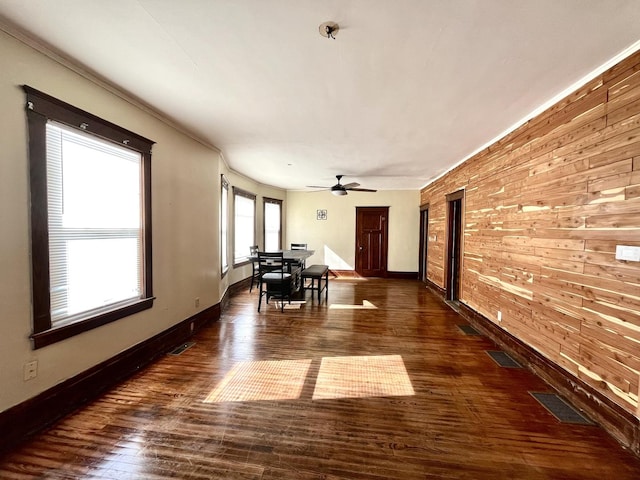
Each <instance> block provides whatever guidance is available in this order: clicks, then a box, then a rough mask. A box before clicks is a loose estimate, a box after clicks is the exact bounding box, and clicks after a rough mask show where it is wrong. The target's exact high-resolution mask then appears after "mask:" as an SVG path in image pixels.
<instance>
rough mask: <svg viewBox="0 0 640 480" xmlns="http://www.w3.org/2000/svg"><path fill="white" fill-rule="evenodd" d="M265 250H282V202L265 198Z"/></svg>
mask: <svg viewBox="0 0 640 480" xmlns="http://www.w3.org/2000/svg"><path fill="white" fill-rule="evenodd" d="M263 202H264V232H263V234H264V249H265V250H266V251H267V252H275V251H277V250H280V249H281V248H282V233H281V232H282V200H276V199H274V198H264V199H263Z"/></svg>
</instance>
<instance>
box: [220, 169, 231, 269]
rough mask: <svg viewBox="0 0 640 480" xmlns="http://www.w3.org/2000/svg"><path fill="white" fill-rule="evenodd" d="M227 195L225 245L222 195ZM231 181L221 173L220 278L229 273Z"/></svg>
mask: <svg viewBox="0 0 640 480" xmlns="http://www.w3.org/2000/svg"><path fill="white" fill-rule="evenodd" d="M223 196H224V197H226V199H227V205H226V206H227V211H226V212H225V213H226V216H225V217H224V218H226V221H227V222H226V223H227V224H226V225H224V227H225V228H226V232H227V236H226V239H224V241H225V242H226V245H223V238H222V227H223V225H222V220H223V215H222V213H223V209H222V197H223ZM225 246H226V249H223V247H225ZM223 251H226V254H227V255H226V258H224V257H223V254H222V253H223ZM229 268H230V267H229V181H228V180H227V179H226V177H225V176H224V175H220V278H224V277H225V275H226V274H227V272H228V271H229Z"/></svg>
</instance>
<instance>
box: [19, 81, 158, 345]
mask: <svg viewBox="0 0 640 480" xmlns="http://www.w3.org/2000/svg"><path fill="white" fill-rule="evenodd" d="M22 88H23V90H24V92H25V93H26V113H27V128H28V135H29V139H28V145H29V152H28V157H29V182H30V191H31V270H32V275H31V276H32V296H33V333H32V334H31V336H30V338H31V340H32V342H33V348H34V349H38V348H42V347H44V346H47V345H51V344H53V343H55V342H59V341H61V340H64V339H67V338H69V337H72V336H74V335H77V334H79V333H82V332H86V331H88V330H91V329H94V328H97V327H100V326H102V325H105V324H107V323H110V322H113V321H115V320H118V319H120V318H124V317H127V316H129V315H132V314H134V313H137V312H140V311H142V310H146V309H148V308H151V307H152V306H153V300H154V299H155V297H154V296H153V278H152V248H151V147H152V145H153V144H154V143H155V142H153V141H151V140H149V139H146V138H144V137H142V136H140V135H138V134H136V133H133V132H130V131H129V130H126V129H124V128H122V127H119V126H118V125H115V124H113V123H111V122H108V121H106V120H103V119H101V118H100V117H97V116H95V115H93V114H91V113H88V112H85V111H84V110H81V109H79V108H77V107H74V106H72V105H69V104H68V103H66V102H63V101H61V100H58V99H57V98H54V97H52V96H50V95H47V94H45V93H43V92H40V91H39V90H36V89H34V88H32V87H29V86H28V85H23V87H22ZM48 120H54V121H56V122H58V123H61V124H64V125H67V126H69V127H71V128H74V129H77V130H80V131H83V132H85V133H90V134H92V135H94V136H96V137H98V138H100V139H101V140H104V141H107V142H111V143H115V144H118V145H125V146H126V147H127V148H130V149H131V150H134V151H136V152H138V153H140V155H141V162H142V172H141V176H142V179H141V180H142V190H143V191H142V203H143V204H142V212H141V213H142V217H143V218H142V223H143V225H142V229H143V233H142V241H143V247H142V251H143V258H142V259H141V261H142V263H143V271H144V282H143V285H144V293H143V295H144V298H141V299H139V300H137V301H134V302H130V303H128V304H126V305H124V306H122V307H115V308H114V309H113V310H109V311H107V312H103V313H100V314H98V315H95V316H93V317H89V318H86V319H83V320H79V321H77V322H74V323H70V324H66V325H61V326H57V327H53V328H52V326H51V299H50V293H49V290H50V270H49V221H48V208H47V189H48V185H47V151H46V125H47V121H48Z"/></svg>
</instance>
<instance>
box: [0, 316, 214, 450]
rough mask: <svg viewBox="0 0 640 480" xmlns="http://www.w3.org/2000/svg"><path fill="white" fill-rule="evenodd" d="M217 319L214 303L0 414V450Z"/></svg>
mask: <svg viewBox="0 0 640 480" xmlns="http://www.w3.org/2000/svg"><path fill="white" fill-rule="evenodd" d="M219 318H220V304H217V305H214V306H212V307H210V308H208V309H206V310H203V311H202V312H199V313H197V314H196V315H194V316H192V317H190V318H188V319H186V320H184V321H182V322H180V323H178V324H177V325H174V326H173V327H171V328H169V329H167V330H165V331H164V332H161V333H159V334H157V335H155V336H153V337H151V338H149V339H147V340H145V341H143V342H141V343H139V344H137V345H135V346H133V347H131V348H129V349H128V350H125V351H124V352H121V353H119V354H118V355H116V356H115V357H112V358H110V359H108V360H106V361H104V362H102V363H100V364H98V365H96V366H94V367H92V368H90V369H89V370H86V371H84V372H82V373H80V374H78V375H76V376H75V377H72V378H70V379H68V380H65V381H64V382H62V383H60V384H58V385H56V386H54V387H52V388H50V389H49V390H46V391H44V392H42V393H40V394H39V395H37V396H35V397H33V398H31V399H29V400H26V401H25V402H22V403H20V404H18V405H16V406H14V407H11V408H9V409H8V410H5V411H4V412H2V413H0V432H2V435H0V453H2V452H5V451H8V450H10V449H12V448H15V447H16V446H18V445H19V444H20V443H22V442H23V441H25V440H26V439H28V438H29V437H30V436H32V435H33V434H35V433H37V432H39V431H41V430H43V429H44V428H46V427H48V426H50V425H52V424H53V423H55V422H56V421H57V420H59V419H61V418H62V417H64V416H65V415H68V414H69V413H71V412H73V411H74V410H75V409H77V408H78V407H80V406H82V405H84V404H85V403H87V402H88V401H90V400H92V399H94V398H97V397H98V396H99V395H100V394H102V393H103V392H105V391H107V390H108V389H110V388H112V387H114V386H115V385H117V384H118V383H120V382H122V381H123V380H125V379H126V378H128V377H130V376H131V375H133V374H134V373H136V372H137V371H139V370H140V369H142V368H144V367H145V366H147V365H149V364H151V363H152V362H153V361H155V360H156V359H157V358H158V357H160V356H161V355H164V354H165V353H167V352H168V351H170V350H172V349H173V348H174V347H176V346H177V345H179V344H180V343H182V342H184V341H185V340H187V339H188V338H189V337H191V336H192V335H193V333H194V332H196V331H198V330H199V329H201V328H202V327H204V326H205V325H207V324H209V323H211V322H214V321H216V320H218V319H219ZM192 326H193V329H192Z"/></svg>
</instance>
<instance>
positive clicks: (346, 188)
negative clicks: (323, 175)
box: [307, 175, 377, 196]
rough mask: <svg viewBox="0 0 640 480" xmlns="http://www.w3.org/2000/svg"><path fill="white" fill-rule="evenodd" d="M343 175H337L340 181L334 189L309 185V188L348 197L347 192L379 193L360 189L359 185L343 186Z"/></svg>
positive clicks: (348, 184)
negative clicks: (341, 181) (329, 191)
mask: <svg viewBox="0 0 640 480" xmlns="http://www.w3.org/2000/svg"><path fill="white" fill-rule="evenodd" d="M342 177H343V175H336V178H337V179H338V183H336V184H335V185H334V186H333V187H319V186H317V185H307V187H308V188H322V189H323V190H331V193H333V194H334V195H339V196H340V195H346V194H347V191H349V190H351V191H352V192H377V190H371V189H370V188H358V187H359V186H360V184H359V183H356V182H351V183H346V184H344V185H342V184H341V183H340V180H341V179H342Z"/></svg>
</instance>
